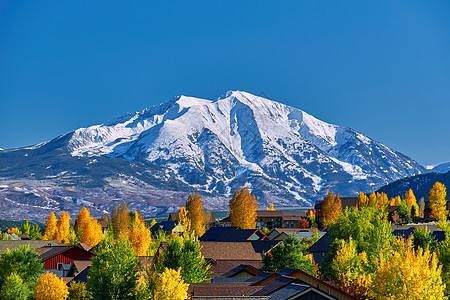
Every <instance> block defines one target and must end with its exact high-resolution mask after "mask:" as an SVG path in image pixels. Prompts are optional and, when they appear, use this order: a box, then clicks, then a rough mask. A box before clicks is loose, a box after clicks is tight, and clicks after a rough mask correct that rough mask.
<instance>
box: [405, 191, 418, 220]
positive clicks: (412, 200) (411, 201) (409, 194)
mask: <svg viewBox="0 0 450 300" xmlns="http://www.w3.org/2000/svg"><path fill="white" fill-rule="evenodd" d="M405 201H406V205H407V206H408V209H409V210H410V211H411V216H413V217H418V216H419V205H418V204H417V199H416V196H415V195H414V192H413V190H412V189H409V190H407V191H406V193H405Z"/></svg>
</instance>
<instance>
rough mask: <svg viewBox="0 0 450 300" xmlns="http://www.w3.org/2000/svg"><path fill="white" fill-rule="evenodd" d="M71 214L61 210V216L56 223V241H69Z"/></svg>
mask: <svg viewBox="0 0 450 300" xmlns="http://www.w3.org/2000/svg"><path fill="white" fill-rule="evenodd" d="M69 234H70V215H69V213H68V212H66V211H63V212H61V217H60V218H59V220H58V222H57V223H56V233H55V241H56V242H57V243H65V244H67V243H69Z"/></svg>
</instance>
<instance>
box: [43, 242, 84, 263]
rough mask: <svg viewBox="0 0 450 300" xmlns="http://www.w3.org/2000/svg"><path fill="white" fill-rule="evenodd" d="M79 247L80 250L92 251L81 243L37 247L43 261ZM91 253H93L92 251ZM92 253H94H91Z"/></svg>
mask: <svg viewBox="0 0 450 300" xmlns="http://www.w3.org/2000/svg"><path fill="white" fill-rule="evenodd" d="M73 248H76V249H79V250H80V251H85V252H88V253H90V252H89V251H86V250H85V249H84V248H83V247H82V246H80V245H66V246H50V247H42V248H39V249H37V251H38V253H39V256H40V257H41V260H42V261H45V260H47V259H49V258H52V257H54V256H56V255H58V254H61V253H64V252H66V251H68V250H70V249H73ZM90 254H91V253H90ZM91 255H92V254H91Z"/></svg>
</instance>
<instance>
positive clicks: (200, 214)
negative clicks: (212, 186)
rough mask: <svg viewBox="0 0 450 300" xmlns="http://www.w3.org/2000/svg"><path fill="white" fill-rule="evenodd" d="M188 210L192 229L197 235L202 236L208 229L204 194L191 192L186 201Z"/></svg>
mask: <svg viewBox="0 0 450 300" xmlns="http://www.w3.org/2000/svg"><path fill="white" fill-rule="evenodd" d="M186 210H187V214H188V218H189V220H190V221H191V230H192V231H193V232H194V233H195V235H196V236H199V237H200V236H202V235H203V234H204V233H205V230H206V224H205V223H206V222H205V210H204V209H203V200H202V196H200V195H199V194H190V195H189V197H188V199H187V201H186Z"/></svg>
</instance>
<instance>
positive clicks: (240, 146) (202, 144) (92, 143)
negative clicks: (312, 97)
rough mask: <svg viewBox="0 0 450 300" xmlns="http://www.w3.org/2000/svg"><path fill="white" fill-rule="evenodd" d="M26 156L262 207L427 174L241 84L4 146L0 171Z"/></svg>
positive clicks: (23, 162) (92, 176)
mask: <svg viewBox="0 0 450 300" xmlns="http://www.w3.org/2000/svg"><path fill="white" fill-rule="evenodd" d="M18 151H19V152H18ZM20 151H22V152H23V153H22V152H20ZM28 155H30V156H31V157H39V159H40V161H39V164H42V166H44V165H45V167H48V166H49V165H51V167H50V168H48V169H45V172H42V171H40V170H36V171H35V172H34V175H33V176H43V175H42V174H44V173H45V174H47V173H48V174H47V175H46V176H47V177H46V178H49V177H48V176H57V174H60V172H62V171H69V172H72V173H73V172H75V174H77V176H81V175H80V173H81V174H83V176H85V177H86V178H87V179H86V180H87V182H97V183H96V185H97V186H99V185H102V184H104V182H105V180H104V178H111V177H114V176H117V172H121V173H122V174H125V175H126V176H128V178H138V179H139V180H142V181H143V182H147V183H148V184H152V185H153V186H158V187H161V188H164V189H167V190H177V191H185V192H191V191H199V192H202V193H204V194H205V195H208V196H209V197H211V198H210V199H213V198H214V197H224V196H226V197H229V196H230V194H231V193H232V192H233V191H234V190H235V189H236V188H237V187H239V186H242V185H248V186H251V187H252V189H253V191H254V192H255V193H256V194H257V195H258V196H259V200H260V202H262V203H263V204H264V203H267V202H269V201H271V200H275V201H276V202H277V203H278V204H279V205H303V206H308V205H311V204H312V203H313V202H314V201H315V200H316V199H319V198H321V197H323V195H324V194H325V193H326V192H327V191H328V190H333V191H336V192H339V193H341V194H342V195H344V196H353V195H355V193H356V192H358V191H372V190H375V189H377V188H378V187H380V186H383V185H385V184H387V183H389V182H392V181H394V180H397V179H400V178H403V177H406V176H412V175H416V174H420V173H422V172H424V171H425V169H424V168H423V167H422V166H421V165H420V164H418V163H417V162H415V161H414V160H412V159H410V158H408V157H407V156H405V155H403V154H401V153H399V152H397V151H395V150H393V149H391V148H389V147H387V146H385V145H383V144H381V143H379V142H377V141H375V140H373V139H371V138H369V137H367V136H365V135H364V134H362V133H360V132H357V131H354V130H353V129H350V128H347V127H343V126H337V125H333V124H329V123H326V122H324V121H321V120H319V119H317V118H315V117H313V116H311V115H310V114H308V113H306V112H304V111H302V110H300V109H297V108H294V107H290V106H287V105H284V104H282V103H278V102H275V101H272V100H269V99H266V98H263V97H259V96H255V95H252V94H250V93H247V92H241V91H232V92H228V93H227V94H226V97H224V98H219V99H217V100H208V99H200V98H195V97H188V96H180V97H178V98H176V99H174V100H172V101H169V102H167V103H164V104H160V105H157V106H153V107H151V108H148V109H145V110H143V111H141V112H137V113H135V114H129V115H125V116H123V117H121V118H119V119H117V120H116V121H114V122H111V123H108V124H100V125H94V126H91V127H88V128H80V129H77V130H75V131H74V132H71V133H68V134H66V135H63V136H61V137H58V138H56V139H54V140H52V141H50V142H48V143H43V144H40V145H38V146H37V147H35V148H33V149H31V148H27V150H25V149H22V150H16V151H8V150H7V151H2V155H0V164H1V163H2V157H4V158H5V159H6V157H7V156H9V157H10V158H11V157H14V161H15V162H17V165H16V167H15V168H14V169H13V168H11V169H8V170H6V171H5V170H1V168H0V177H1V176H6V177H15V178H18V177H19V178H20V177H24V176H25V177H27V178H28V177H30V176H31V175H30V172H31V171H30V167H29V165H27V164H29V161H30V158H28V159H24V156H25V157H26V156H28ZM43 156H44V157H43ZM55 160H57V162H55ZM27 161H28V162H27ZM33 162H34V161H33ZM0 166H1V165H0ZM33 166H34V165H33ZM63 166H65V167H64V168H65V169H64V170H63V169H62V168H63ZM94 166H95V167H96V168H94ZM18 170H19V171H18ZM20 170H22V171H20ZM2 172H3V173H2ZM27 172H28V173H27ZM52 172H54V173H52ZM56 172H57V173H56ZM35 174H38V175H35ZM33 176H31V177H33ZM58 176H59V175H58ZM64 176H65V178H67V177H69V176H68V175H67V174H66V175H64ZM74 176H75V175H74ZM58 178H61V176H59V177H58ZM71 178H72V179H73V178H75V177H71ZM99 178H100V179H101V178H103V180H100V179H99ZM66 180H67V179H66ZM83 182H85V181H83ZM78 184H84V183H78ZM92 184H93V183H92ZM93 185H95V184H93ZM210 201H212V202H214V201H213V200H210Z"/></svg>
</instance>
